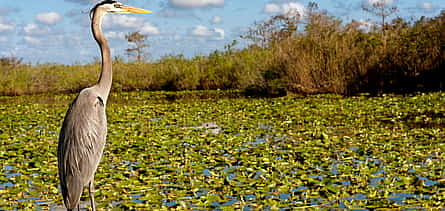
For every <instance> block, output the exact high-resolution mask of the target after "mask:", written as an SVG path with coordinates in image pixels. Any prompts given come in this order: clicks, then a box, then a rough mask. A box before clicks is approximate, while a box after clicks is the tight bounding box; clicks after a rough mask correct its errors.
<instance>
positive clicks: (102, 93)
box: [57, 0, 150, 210]
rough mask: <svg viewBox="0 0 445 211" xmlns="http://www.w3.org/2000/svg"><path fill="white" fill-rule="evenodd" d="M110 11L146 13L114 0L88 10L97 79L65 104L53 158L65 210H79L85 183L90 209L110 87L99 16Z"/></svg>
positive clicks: (100, 154) (103, 141) (108, 52)
mask: <svg viewBox="0 0 445 211" xmlns="http://www.w3.org/2000/svg"><path fill="white" fill-rule="evenodd" d="M114 13H150V11H148V10H144V9H139V8H135V7H130V6H126V5H123V4H122V3H119V2H117V1H114V0H105V1H102V2H100V3H98V4H97V5H96V6H95V7H94V8H93V9H92V10H91V12H90V18H91V21H92V23H91V29H92V31H93V36H94V39H95V40H96V42H97V43H98V45H99V47H100V50H101V54H102V71H101V73H100V78H99V82H98V83H97V84H96V85H94V86H92V87H89V88H85V89H83V90H82V91H81V92H80V93H79V95H78V96H77V97H76V99H74V101H73V102H72V103H71V105H70V106H69V109H68V111H67V113H66V116H65V119H64V121H63V125H62V129H61V130H60V136H59V144H58V149H57V159H58V167H59V177H60V186H61V188H62V195H63V200H64V203H65V206H66V208H67V209H68V210H73V209H75V208H76V207H77V209H80V205H79V202H80V197H81V195H82V191H83V188H84V187H86V186H87V185H89V191H90V200H91V206H92V209H93V210H96V208H95V203H94V174H95V172H96V169H97V166H98V165H99V161H100V159H101V157H102V153H103V149H104V145H105V138H106V136H107V118H106V114H105V107H106V105H107V100H108V94H109V93H110V89H111V81H112V68H111V59H110V47H109V45H108V42H107V40H106V39H105V36H104V35H103V33H102V28H101V23H102V18H103V17H104V16H105V15H106V14H114Z"/></svg>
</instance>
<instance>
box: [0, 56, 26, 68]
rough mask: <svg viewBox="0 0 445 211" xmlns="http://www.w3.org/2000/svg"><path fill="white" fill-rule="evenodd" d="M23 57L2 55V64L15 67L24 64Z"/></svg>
mask: <svg viewBox="0 0 445 211" xmlns="http://www.w3.org/2000/svg"><path fill="white" fill-rule="evenodd" d="M22 61H23V59H22V58H17V57H1V58H0V66H3V67H11V68H14V67H16V66H19V65H21V64H22Z"/></svg>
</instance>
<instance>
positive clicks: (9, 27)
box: [0, 17, 15, 32]
mask: <svg viewBox="0 0 445 211" xmlns="http://www.w3.org/2000/svg"><path fill="white" fill-rule="evenodd" d="M14 30H15V25H13V24H11V23H10V21H6V20H4V19H3V18H2V17H0V32H5V31H14Z"/></svg>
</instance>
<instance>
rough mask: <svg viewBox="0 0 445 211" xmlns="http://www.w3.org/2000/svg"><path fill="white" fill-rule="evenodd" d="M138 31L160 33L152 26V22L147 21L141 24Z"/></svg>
mask: <svg viewBox="0 0 445 211" xmlns="http://www.w3.org/2000/svg"><path fill="white" fill-rule="evenodd" d="M140 32H141V33H142V34H153V35H156V34H160V33H161V32H160V31H159V29H158V28H157V27H156V26H154V25H153V24H151V23H148V22H147V23H145V24H144V25H143V26H142V28H141V29H140Z"/></svg>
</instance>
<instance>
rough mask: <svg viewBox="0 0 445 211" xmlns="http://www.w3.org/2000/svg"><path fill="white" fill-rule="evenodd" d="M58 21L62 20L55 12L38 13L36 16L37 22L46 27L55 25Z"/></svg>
mask: <svg viewBox="0 0 445 211" xmlns="http://www.w3.org/2000/svg"><path fill="white" fill-rule="evenodd" d="M60 20H62V16H60V15H59V14H58V13H56V12H48V13H40V14H37V16H36V21H37V22H39V23H43V24H48V25H52V24H56V23H57V22H59V21H60Z"/></svg>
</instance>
